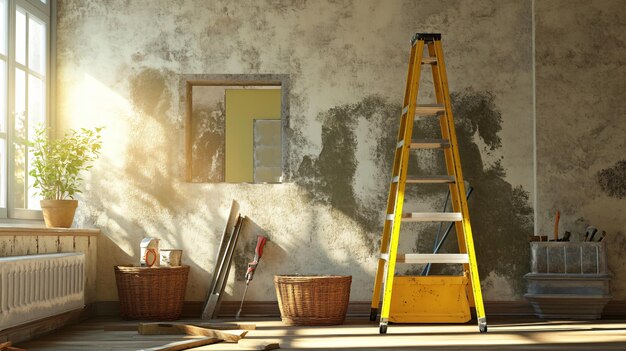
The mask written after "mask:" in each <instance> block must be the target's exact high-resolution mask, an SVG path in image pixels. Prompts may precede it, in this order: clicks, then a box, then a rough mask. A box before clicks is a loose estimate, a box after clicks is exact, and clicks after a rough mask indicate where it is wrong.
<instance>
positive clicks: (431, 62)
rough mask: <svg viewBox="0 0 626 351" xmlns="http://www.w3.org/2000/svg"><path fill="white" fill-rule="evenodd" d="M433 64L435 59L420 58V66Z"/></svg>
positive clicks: (435, 61)
mask: <svg viewBox="0 0 626 351" xmlns="http://www.w3.org/2000/svg"><path fill="white" fill-rule="evenodd" d="M433 63H437V58H436V57H422V64H424V65H428V64H433Z"/></svg>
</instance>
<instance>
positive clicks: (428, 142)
mask: <svg viewBox="0 0 626 351" xmlns="http://www.w3.org/2000/svg"><path fill="white" fill-rule="evenodd" d="M398 145H399V143H398ZM402 145H404V140H402ZM402 145H399V146H398V148H401V147H402ZM410 147H411V149H444V148H448V147H450V141H449V140H448V139H414V140H412V141H411V145H410Z"/></svg>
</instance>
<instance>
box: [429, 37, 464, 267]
mask: <svg viewBox="0 0 626 351" xmlns="http://www.w3.org/2000/svg"><path fill="white" fill-rule="evenodd" d="M428 54H429V55H430V56H431V57H436V58H437V61H438V62H437V64H436V65H432V73H433V86H434V87H435V97H436V99H437V103H438V104H442V105H444V106H445V97H444V96H445V95H444V91H443V87H442V85H441V77H440V73H439V67H440V66H443V57H437V51H436V49H435V42H430V43H429V44H428ZM447 115H450V116H451V113H450V114H449V113H448V110H447V109H446V113H445V114H444V115H441V116H440V117H439V124H440V127H441V134H442V135H441V137H442V138H443V139H448V140H449V143H450V147H448V148H445V149H444V150H443V152H444V159H445V161H446V170H447V172H448V175H450V176H453V177H455V179H456V182H455V183H451V184H449V190H450V197H451V199H452V211H454V212H461V200H460V196H459V195H460V194H459V193H461V192H459V191H458V188H457V183H460V182H462V181H463V180H462V179H459V177H458V174H457V172H456V167H455V166H454V154H453V151H452V148H453V147H454V148H456V147H457V145H456V144H454V145H453V144H452V140H450V133H448V127H447V125H448V118H447ZM463 194H464V192H463ZM454 227H455V231H456V236H457V242H458V246H459V253H465V252H466V248H465V236H464V235H463V224H462V223H461V222H455V223H454ZM463 269H464V270H465V271H468V270H469V266H468V265H463Z"/></svg>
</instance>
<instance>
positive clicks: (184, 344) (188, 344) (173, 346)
mask: <svg viewBox="0 0 626 351" xmlns="http://www.w3.org/2000/svg"><path fill="white" fill-rule="evenodd" d="M221 341H222V340H220V339H217V338H198V339H193V340H183V341H175V342H171V343H168V344H165V345H162V346H157V347H151V348H148V349H142V350H141V351H178V350H187V349H190V348H192V347H198V346H204V345H211V344H215V343H218V342H221Z"/></svg>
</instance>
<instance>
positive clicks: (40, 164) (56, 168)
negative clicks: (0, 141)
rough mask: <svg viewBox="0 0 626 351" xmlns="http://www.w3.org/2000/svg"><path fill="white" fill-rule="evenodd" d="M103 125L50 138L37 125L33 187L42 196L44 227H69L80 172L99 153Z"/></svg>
mask: <svg viewBox="0 0 626 351" xmlns="http://www.w3.org/2000/svg"><path fill="white" fill-rule="evenodd" d="M101 130H102V128H95V129H93V130H92V129H85V128H82V129H80V130H78V131H77V130H70V131H68V132H66V133H65V135H64V136H63V138H58V139H51V138H50V137H49V135H48V134H49V130H48V129H47V128H38V129H37V130H36V132H35V138H34V140H33V141H32V142H31V143H30V147H31V149H32V151H33V163H32V169H31V170H30V172H29V173H28V174H29V175H30V176H31V177H33V178H34V180H35V181H34V183H33V188H36V189H37V190H38V191H37V194H38V195H41V196H42V197H43V199H42V200H41V202H40V204H41V209H42V212H43V218H44V222H45V223H46V227H60V228H69V227H71V226H72V222H73V221H74V213H75V212H76V207H77V206H78V200H74V196H75V195H76V194H78V193H80V192H81V191H80V183H81V181H82V180H83V179H82V178H81V177H80V173H81V172H82V171H85V170H88V169H90V168H91V167H92V166H91V162H93V161H94V160H96V159H97V158H98V156H99V155H100V148H101V147H102V141H101V139H100V137H101V136H100V131H101Z"/></svg>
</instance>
